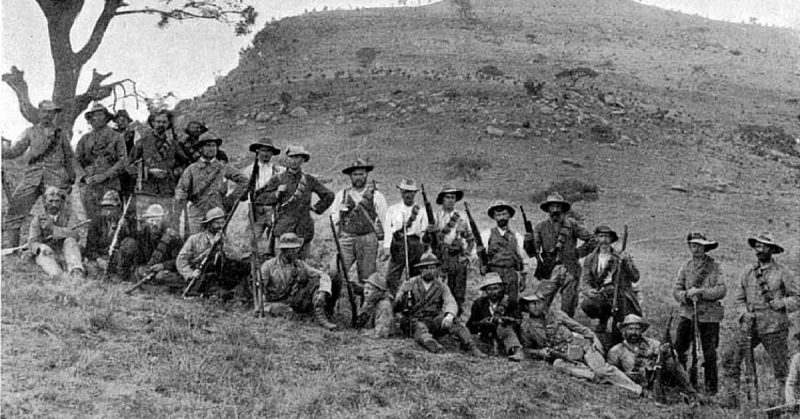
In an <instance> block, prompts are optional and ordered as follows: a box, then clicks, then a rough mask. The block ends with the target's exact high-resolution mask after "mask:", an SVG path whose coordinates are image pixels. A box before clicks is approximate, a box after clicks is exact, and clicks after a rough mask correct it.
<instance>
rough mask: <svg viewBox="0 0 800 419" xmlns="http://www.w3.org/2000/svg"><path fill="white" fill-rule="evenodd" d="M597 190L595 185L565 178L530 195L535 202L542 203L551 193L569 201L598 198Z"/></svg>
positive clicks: (594, 199)
mask: <svg viewBox="0 0 800 419" xmlns="http://www.w3.org/2000/svg"><path fill="white" fill-rule="evenodd" d="M597 192H598V188H597V185H594V184H591V183H584V182H582V181H580V180H578V179H565V180H562V181H560V182H554V183H551V184H550V186H548V187H547V189H544V190H540V191H537V192H534V194H533V195H532V196H531V201H533V202H535V203H537V204H538V203H542V202H544V201H545V200H546V199H547V197H548V196H549V195H550V194H553V193H559V194H561V196H563V197H564V199H566V200H567V201H569V202H578V201H596V200H597V198H598V194H597Z"/></svg>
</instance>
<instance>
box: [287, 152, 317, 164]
mask: <svg viewBox="0 0 800 419" xmlns="http://www.w3.org/2000/svg"><path fill="white" fill-rule="evenodd" d="M296 156H303V160H304V161H306V162H307V161H309V160H311V154H308V153H292V154H288V153H287V154H286V157H296Z"/></svg>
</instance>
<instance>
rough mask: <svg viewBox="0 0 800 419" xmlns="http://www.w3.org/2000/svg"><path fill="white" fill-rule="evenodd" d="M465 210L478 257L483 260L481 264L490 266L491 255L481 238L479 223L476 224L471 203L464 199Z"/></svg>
mask: <svg viewBox="0 0 800 419" xmlns="http://www.w3.org/2000/svg"><path fill="white" fill-rule="evenodd" d="M464 212H466V213H467V219H468V220H469V229H470V230H471V231H472V235H473V236H474V237H475V251H476V252H477V253H478V258H479V259H480V261H481V265H483V267H484V268H485V267H487V266H489V255H488V254H487V253H486V247H485V246H484V245H483V238H481V232H480V231H478V225H477V224H475V219H474V218H472V212H470V210H469V203H467V202H466V201H464Z"/></svg>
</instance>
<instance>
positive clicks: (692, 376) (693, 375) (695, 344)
mask: <svg viewBox="0 0 800 419" xmlns="http://www.w3.org/2000/svg"><path fill="white" fill-rule="evenodd" d="M692 308H693V312H692V329H693V332H694V339H693V340H692V367H691V368H689V381H690V382H691V383H692V385H693V386H694V387H695V389H697V383H698V380H697V362H698V359H700V358H701V355H700V342H701V339H700V326H699V325H698V320H697V297H695V298H693V299H692Z"/></svg>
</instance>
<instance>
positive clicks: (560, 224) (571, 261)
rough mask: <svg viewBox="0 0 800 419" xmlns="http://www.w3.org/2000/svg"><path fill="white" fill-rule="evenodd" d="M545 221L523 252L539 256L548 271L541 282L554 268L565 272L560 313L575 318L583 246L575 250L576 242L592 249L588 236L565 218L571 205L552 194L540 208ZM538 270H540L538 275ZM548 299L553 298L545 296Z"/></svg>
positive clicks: (528, 241)
mask: <svg viewBox="0 0 800 419" xmlns="http://www.w3.org/2000/svg"><path fill="white" fill-rule="evenodd" d="M539 207H540V208H541V209H542V211H544V212H546V213H548V215H549V217H548V218H547V219H546V220H544V221H542V222H540V223H539V224H537V225H536V227H535V228H534V231H533V237H526V238H525V249H526V251H527V252H528V254H529V255H534V254H537V253H538V254H540V255H541V259H542V262H543V263H544V265H545V266H547V267H548V268H549V269H545V270H544V276H545V277H543V278H538V279H540V280H550V279H551V276H550V273H551V270H552V268H553V267H554V266H556V265H557V264H559V263H560V264H563V265H564V267H565V268H566V271H567V272H566V274H567V275H566V276H565V278H564V279H563V280H562V281H561V282H563V285H561V287H560V288H561V310H563V311H564V312H565V313H567V315H568V316H570V317H574V316H575V308H577V307H578V288H579V287H578V284H579V279H580V277H581V266H580V264H579V263H578V259H579V258H582V257H584V256H586V253H584V252H587V250H586V248H587V247H585V246H581V249H579V248H578V247H577V243H578V240H582V241H583V242H584V243H589V247H591V246H592V244H591V242H590V241H591V239H592V234H591V233H589V231H588V230H586V229H585V228H584V227H583V226H581V225H580V224H579V223H578V222H577V221H576V220H575V219H573V218H571V217H568V216H567V213H568V212H569V210H570V208H571V207H572V205H571V204H570V203H569V202H568V201H566V200H565V199H564V198H563V197H562V196H561V195H559V194H557V193H555V194H552V195H550V196H548V197H547V200H545V201H544V202H543V203H542V204H541V205H540V206H539ZM541 271H542V270H540V272H541ZM556 290H557V288H553V289H552V292H553V293H555V292H556ZM546 297H548V298H550V299H552V297H553V296H546Z"/></svg>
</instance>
